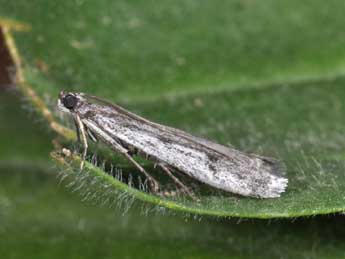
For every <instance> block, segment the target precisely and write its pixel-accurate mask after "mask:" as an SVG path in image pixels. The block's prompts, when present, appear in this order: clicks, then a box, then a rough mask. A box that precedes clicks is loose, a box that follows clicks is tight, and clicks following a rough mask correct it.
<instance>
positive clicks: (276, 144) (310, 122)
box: [68, 80, 345, 218]
mask: <svg viewBox="0 0 345 259" xmlns="http://www.w3.org/2000/svg"><path fill="white" fill-rule="evenodd" d="M344 83H345V80H337V81H334V82H329V83H321V84H316V83H314V84H311V85H295V86H285V87H283V86H282V87H272V88H270V89H266V90H256V91H237V92H230V93H227V92H224V93H221V94H215V95H208V98H207V99H206V98H204V99H202V98H203V97H202V95H200V96H194V97H192V96H187V97H184V98H178V99H176V100H169V99H166V100H162V101H157V102H155V103H151V102H147V103H136V104H135V105H133V109H135V108H134V106H135V107H137V108H138V112H139V109H140V112H139V113H142V114H143V115H147V116H150V118H152V119H154V120H155V121H160V122H162V123H166V124H170V125H173V126H177V127H179V128H185V129H188V130H189V131H191V132H194V133H196V134H204V135H207V136H209V137H212V138H213V139H216V140H218V141H219V142H221V143H232V144H233V145H235V146H236V147H239V148H240V149H242V150H247V151H256V152H259V153H260V154H262V155H270V156H275V157H278V158H280V159H281V160H283V161H285V163H286V164H287V169H288V174H287V177H288V178H289V187H288V190H287V192H286V193H284V194H283V195H282V197H281V198H278V199H264V200H259V199H252V198H244V197H236V196H234V195H229V194H226V193H222V192H217V191H213V192H211V193H210V192H209V191H208V192H206V193H205V192H202V191H203V190H201V191H200V193H199V195H200V198H201V201H200V202H198V203H196V202H193V201H188V200H187V201H186V200H185V199H184V198H176V199H174V201H171V200H164V199H158V198H157V197H154V196H152V195H147V194H143V193H141V192H137V191H133V190H132V189H131V188H129V189H128V188H125V187H124V186H119V182H118V181H117V180H116V179H114V178H113V177H112V176H109V175H105V176H104V177H102V176H101V175H102V171H101V170H100V169H98V168H97V167H94V166H92V165H91V164H88V165H87V168H88V170H91V172H82V173H80V172H79V171H78V170H77V173H76V179H77V180H76V185H77V186H78V185H80V184H83V183H84V184H85V182H86V180H85V178H89V177H90V178H91V179H92V180H89V182H93V183H95V184H97V186H96V191H95V192H97V193H99V197H98V198H100V199H101V200H107V199H109V196H110V197H111V196H115V195H122V194H117V193H116V192H115V191H114V192H111V191H110V190H111V189H115V190H116V191H117V190H119V189H120V190H122V191H124V192H126V193H129V194H130V195H133V196H134V197H137V198H139V199H141V200H144V201H148V202H151V203H154V204H157V205H159V206H165V207H168V208H172V209H175V210H180V211H185V212H190V213H196V214H208V215H217V216H238V217H256V218H271V217H297V216H304V215H315V214H325V213H332V212H339V211H344V210H345V196H344V194H343V193H344V189H345V176H344V174H343V172H344V167H345V161H344V155H345V154H344V151H343V147H344V146H345V138H344V137H343V132H344V131H345V126H344V125H345V123H344V119H343V114H344V113H345V107H344V105H343V101H342V100H344V98H345V91H344V88H343V84H344ZM195 98H197V99H198V100H199V101H198V105H194V104H193V100H195ZM311 99H312V100H314V101H313V102H310V101H309V100H311ZM215 100H216V101H215ZM200 102H202V103H203V105H202V107H201V106H200ZM139 107H140V108H139ZM182 114H183V118H185V119H184V120H183V119H180V116H181V115H182ZM172 122H174V124H173V123H172ZM115 165H116V164H115ZM152 170H153V168H150V171H151V172H152ZM133 171H135V170H133V169H132V171H131V173H133ZM68 174H69V173H68ZM79 174H81V175H82V177H78V175H79ZM79 178H81V180H79ZM95 179H96V180H95ZM111 186H112V187H111ZM196 189H197V190H198V188H196ZM102 190H103V191H102ZM102 192H103V193H109V195H104V196H103V195H101V193H102ZM114 202H116V199H115V201H114Z"/></svg>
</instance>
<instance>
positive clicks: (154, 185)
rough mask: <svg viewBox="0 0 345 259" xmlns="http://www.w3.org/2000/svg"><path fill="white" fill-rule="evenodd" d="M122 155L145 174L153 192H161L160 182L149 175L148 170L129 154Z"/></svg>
mask: <svg viewBox="0 0 345 259" xmlns="http://www.w3.org/2000/svg"><path fill="white" fill-rule="evenodd" d="M122 154H123V155H124V156H125V157H126V158H127V159H128V160H129V161H131V162H132V164H133V165H135V167H136V168H137V169H138V170H139V171H140V172H141V173H143V174H144V175H145V176H146V178H147V180H148V181H149V183H150V185H151V188H152V189H153V191H154V192H155V193H157V192H158V191H159V184H158V182H157V181H156V180H155V179H154V178H153V177H152V176H151V175H150V174H149V173H148V172H146V170H145V169H144V168H143V167H142V166H141V165H140V164H139V163H138V162H137V161H135V160H134V159H133V157H131V155H130V154H128V152H122Z"/></svg>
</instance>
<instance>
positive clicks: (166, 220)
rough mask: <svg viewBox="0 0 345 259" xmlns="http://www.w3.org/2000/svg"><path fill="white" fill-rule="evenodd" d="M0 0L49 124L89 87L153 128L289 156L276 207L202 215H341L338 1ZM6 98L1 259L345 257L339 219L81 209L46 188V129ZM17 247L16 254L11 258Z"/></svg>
mask: <svg viewBox="0 0 345 259" xmlns="http://www.w3.org/2000/svg"><path fill="white" fill-rule="evenodd" d="M0 4H1V9H0V17H5V18H12V19H15V20H18V21H22V22H25V23H28V24H30V25H31V28H32V29H31V31H30V32H26V33H16V34H15V40H16V43H17V45H18V49H19V53H20V54H21V55H22V58H23V61H24V66H23V69H24V72H25V73H24V74H25V78H26V81H27V82H28V83H29V85H30V86H31V87H32V89H34V91H35V92H36V93H37V94H38V96H39V97H40V98H41V99H42V100H44V104H45V105H47V106H48V107H49V108H50V109H51V111H52V112H53V114H54V116H55V117H56V118H57V117H58V114H57V113H56V111H55V108H54V107H55V103H56V95H57V93H58V91H60V90H61V89H66V90H78V91H84V92H88V93H92V94H96V95H98V96H100V97H106V98H107V99H110V100H111V101H114V102H117V103H119V104H121V105H124V106H125V107H128V108H129V109H130V110H132V111H135V112H137V113H139V114H141V115H144V116H146V117H148V118H150V119H153V120H155V121H157V122H162V123H165V124H168V125H171V126H176V127H179V128H182V129H185V130H188V131H190V132H192V133H195V134H198V135H203V136H206V137H209V138H212V139H215V140H217V141H218V142H221V143H224V144H232V145H234V146H235V147H238V148H240V149H242V150H246V151H251V152H254V151H255V152H256V153H260V154H264V155H272V156H276V157H279V158H281V159H283V160H284V161H286V163H287V165H288V177H289V179H290V185H289V189H288V191H287V193H286V194H284V196H283V198H281V199H276V200H265V201H261V200H252V199H244V198H239V197H234V196H231V195H229V196H226V195H225V196H222V195H223V194H217V195H215V196H208V197H207V196H205V197H203V198H205V199H204V200H203V202H202V203H201V206H202V209H203V210H204V211H205V210H208V211H209V212H210V211H211V212H214V211H219V212H220V213H219V215H224V214H226V215H237V216H250V217H277V216H285V217H290V216H299V215H316V214H323V213H330V212H341V211H343V210H344V204H345V203H344V199H345V197H344V196H343V192H344V191H343V190H344V175H343V171H344V166H345V165H344V162H343V160H344V159H343V158H344V152H343V147H344V137H343V134H342V133H343V132H344V126H343V125H345V124H344V118H343V114H344V105H343V100H344V97H345V90H344V87H343V85H344V78H343V77H344V62H345V61H344V60H345V59H344V54H345V49H344V47H343V46H344V41H345V34H343V33H342V30H343V24H344V16H343V10H344V3H342V2H340V1H336V0H331V1H328V2H327V5H325V3H324V2H322V1H319V0H317V1H304V2H300V1H289V2H287V1H270V0H267V1H264V2H262V1H220V0H219V1H218V0H216V1H212V2H211V1H196V0H188V1H160V2H153V1H135V2H128V1H115V2H112V1H108V0H105V1H98V2H95V1H86V0H77V1H60V2H52V1H50V2H46V1H42V0H34V1H24V0H16V1H4V0H0ZM1 98H2V99H1V101H2V104H1V109H0V113H1V116H2V117H1V118H0V119H1V126H0V131H1V132H3V133H4V134H2V139H1V141H2V142H1V143H2V144H1V148H0V154H1V166H2V169H1V173H2V175H3V177H2V179H3V180H2V181H1V182H0V184H1V185H2V187H1V189H0V190H1V194H0V195H1V201H0V217H2V218H3V220H2V221H1V222H4V224H3V226H2V227H1V228H0V231H1V232H0V233H1V235H2V236H5V237H6V239H4V240H6V241H5V242H3V243H2V244H3V247H1V248H0V249H1V250H2V251H3V253H2V254H4V255H5V256H6V255H7V257H10V256H9V255H13V257H14V258H15V257H17V258H22V257H23V256H22V254H21V251H23V253H24V252H25V254H31V255H32V257H33V258H36V257H37V256H36V255H37V254H39V255H42V256H47V255H51V256H50V257H53V256H55V255H56V257H57V256H59V257H61V255H62V256H65V255H66V256H67V255H72V256H71V257H73V258H75V257H77V258H78V256H79V255H81V256H80V257H83V258H85V257H86V256H90V258H91V257H95V256H99V255H101V256H102V255H103V256H110V255H112V254H114V253H118V254H120V255H121V254H122V255H124V256H125V255H126V256H128V257H129V258H131V257H135V258H138V257H140V258H145V257H148V258H152V256H159V257H160V256H162V257H167V258H169V257H171V258H174V257H176V253H178V256H179V257H182V256H185V257H197V258H209V257H212V258H214V256H215V255H216V256H217V258H218V257H219V258H222V257H224V258H226V257H229V256H233V257H235V258H236V257H238V258H252V257H253V256H257V255H259V254H260V255H263V258H267V257H272V256H273V257H283V258H284V257H286V258H290V257H291V258H296V257H306V258H320V257H321V258H322V257H330V258H340V257H343V256H344V254H343V250H342V249H341V244H342V243H343V240H342V236H343V233H342V228H341V224H342V223H341V222H342V221H341V220H342V216H337V217H332V218H330V219H329V218H325V217H323V218H320V217H319V218H317V219H304V220H298V222H297V223H296V222H295V223H291V222H286V221H284V222H283V221H274V222H273V223H271V224H268V222H265V221H250V222H244V223H241V224H240V225H236V224H233V223H234V222H232V221H228V220H224V221H219V222H215V221H214V220H210V219H208V218H204V219H202V220H201V222H197V221H192V222H187V223H186V222H184V219H183V218H181V217H182V216H181V215H179V216H178V217H172V216H164V217H163V216H156V215H152V216H150V217H146V216H141V215H140V213H139V212H140V209H138V208H136V207H134V208H132V210H133V211H132V212H130V214H127V215H126V216H125V217H122V216H120V214H121V211H117V210H116V209H106V208H104V209H101V208H98V207H97V209H96V208H95V207H93V206H91V205H90V204H89V203H88V204H86V205H84V204H82V203H80V202H79V201H78V199H75V198H72V197H74V196H73V195H71V194H70V193H69V192H66V191H64V187H62V186H61V187H58V186H57V181H56V180H54V179H53V178H54V176H55V174H56V172H57V169H54V170H53V171H51V170H50V168H51V166H52V165H51V164H49V163H48V162H47V153H48V151H49V150H50V149H51V144H50V143H51V139H52V136H51V135H49V133H46V131H47V130H46V129H45V126H44V125H45V124H44V123H41V124H37V123H36V124H32V123H33V121H35V120H37V118H41V116H39V115H37V114H35V113H32V112H28V108H26V109H25V110H24V112H20V111H19V110H16V108H18V107H19V106H20V103H19V102H16V101H13V100H15V99H14V98H13V97H8V96H7V95H6V96H1ZM29 101H30V100H29ZM3 107H5V108H3ZM28 107H30V105H29V106H28ZM27 114H29V115H30V116H29V117H27ZM64 123H65V122H64ZM37 125H42V128H43V130H42V131H36V130H37V129H36V128H37ZM35 132H36V133H35ZM28 176H29V177H30V178H28ZM63 186H64V185H63ZM187 205H188V206H189V208H190V209H193V206H194V205H195V204H187ZM60 206H61V207H60ZM57 208H58V209H57ZM198 209H200V208H198ZM195 211H196V210H195ZM100 218H101V220H100ZM103 219H104V220H103ZM85 222H86V223H85ZM146 225H148V226H149V227H145V226H146ZM28 226H30V228H28ZM56 226H58V227H56ZM339 226H340V227H339ZM23 229H26V230H27V231H23ZM23 232H24V235H23ZM57 232H58V233H59V235H57ZM19 233H21V235H19ZM104 233H106V234H104ZM133 233H134V234H133ZM60 234H61V235H60ZM19 236H20V238H21V239H20V240H19V241H18V237H19ZM104 236H106V237H107V238H104ZM119 236H122V238H120V237H119ZM70 240H74V242H70ZM162 240H163V241H162ZM20 244H25V245H20ZM86 244H87V245H86ZM195 244H197V248H195ZM18 245H20V246H21V247H22V248H23V249H22V250H18V249H9V248H11V247H13V248H15V247H17V246H18ZM55 245H56V246H55ZM138 245H140V249H137V250H135V249H133V247H137V246H138ZM53 247H54V248H55V249H53ZM152 247H155V249H152ZM176 247H179V248H180V249H176ZM199 248H200V249H199ZM13 250H15V251H13ZM172 250H173V251H172ZM15 253H17V254H15ZM40 253H41V254H40ZM146 253H147V254H146ZM156 253H157V254H156ZM84 254H85V255H84ZM82 255H84V256H82Z"/></svg>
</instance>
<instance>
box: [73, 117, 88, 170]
mask: <svg viewBox="0 0 345 259" xmlns="http://www.w3.org/2000/svg"><path fill="white" fill-rule="evenodd" d="M75 118H76V121H77V124H78V128H79V130H80V135H81V140H82V142H83V146H84V151H83V157H82V159H83V160H82V161H81V163H80V169H83V167H84V163H85V159H86V155H87V148H88V144H87V139H86V133H85V127H84V124H83V123H82V121H81V119H80V117H79V116H78V115H76V116H75Z"/></svg>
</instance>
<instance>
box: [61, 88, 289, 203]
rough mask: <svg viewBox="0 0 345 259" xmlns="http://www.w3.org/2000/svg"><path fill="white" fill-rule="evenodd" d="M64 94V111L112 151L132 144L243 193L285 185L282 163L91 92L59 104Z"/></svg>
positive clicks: (268, 193) (268, 194)
mask: <svg viewBox="0 0 345 259" xmlns="http://www.w3.org/2000/svg"><path fill="white" fill-rule="evenodd" d="M68 95H73V96H74V98H76V104H75V105H74V106H73V108H72V109H69V111H70V112H71V113H72V114H74V115H76V116H79V117H80V119H81V121H82V123H83V125H84V126H85V128H86V129H87V130H88V131H90V132H91V133H92V134H93V135H94V136H96V137H97V138H99V139H100V140H101V141H103V142H105V143H106V144H107V145H109V146H110V147H112V148H113V149H114V150H116V151H120V152H126V151H127V150H129V148H134V149H135V150H138V151H139V154H144V157H150V159H152V160H154V161H155V162H157V163H160V164H162V165H166V166H168V167H169V168H173V169H175V170H179V171H180V172H182V173H185V174H187V175H189V176H190V177H192V178H195V179H197V180H199V181H201V182H203V183H206V184H208V185H210V186H213V187H215V188H218V189H222V190H225V191H229V192H233V193H236V194H240V195H244V196H250V197H258V198H274V197H279V196H280V194H281V193H282V192H284V191H285V189H286V187H287V183H288V180H287V179H286V178H285V177H284V176H282V175H283V173H284V171H285V170H284V167H283V166H280V165H282V162H279V161H277V160H274V159H271V158H265V157H261V156H257V155H253V154H246V153H244V152H241V151H238V150H236V149H233V148H229V147H226V146H223V145H220V144H217V143H214V142H212V141H210V140H206V139H203V138H200V137H195V136H193V135H191V134H189V133H186V132H184V131H181V130H178V129H175V128H172V127H168V126H164V125H161V124H157V123H154V122H151V121H149V120H147V119H144V118H142V117H140V116H138V115H136V114H133V113H131V112H128V111H127V110H125V109H123V108H122V107H119V106H117V105H113V104H110V103H108V102H106V101H103V100H101V99H99V98H97V97H93V96H88V95H85V94H80V93H79V94H77V93H68V94H62V95H61V96H63V97H60V100H61V101H60V103H62V104H64V103H67V101H66V100H65V101H64V98H67V97H66V96H68ZM67 104H69V103H67ZM65 106H66V105H65ZM67 106H68V107H70V106H72V105H70V104H69V105H67ZM120 147H121V148H120ZM119 149H120V150H119Z"/></svg>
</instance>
